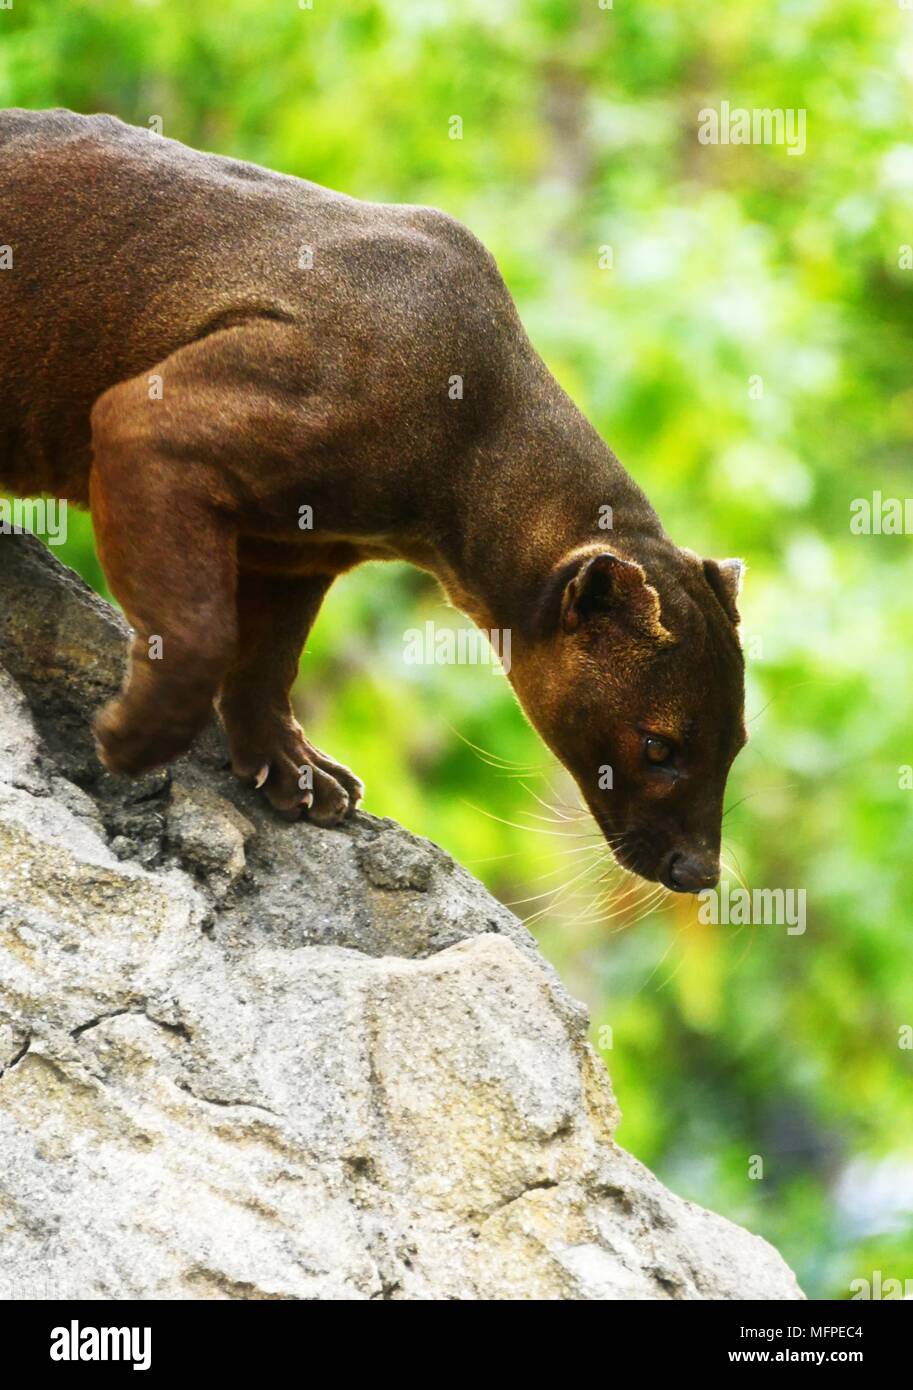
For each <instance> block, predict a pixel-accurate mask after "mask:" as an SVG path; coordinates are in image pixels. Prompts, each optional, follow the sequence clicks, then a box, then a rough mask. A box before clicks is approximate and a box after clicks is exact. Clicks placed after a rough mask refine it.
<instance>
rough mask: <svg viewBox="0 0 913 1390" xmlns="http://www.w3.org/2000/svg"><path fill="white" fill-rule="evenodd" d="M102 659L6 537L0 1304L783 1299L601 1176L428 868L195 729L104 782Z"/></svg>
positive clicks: (112, 656) (514, 986)
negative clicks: (122, 776)
mask: <svg viewBox="0 0 913 1390" xmlns="http://www.w3.org/2000/svg"><path fill="white" fill-rule="evenodd" d="M124 633H125V629H124V626H123V624H122V622H121V620H120V619H119V618H118V617H117V615H116V614H115V613H114V612H113V611H112V610H111V609H110V608H108V607H107V606H106V605H105V604H103V603H102V602H100V601H99V600H98V599H97V598H95V597H94V596H93V595H92V594H91V593H90V592H89V591H88V590H87V589H86V588H85V587H84V586H83V585H82V583H81V581H79V580H78V579H77V578H76V577H75V576H74V575H72V574H71V573H69V572H68V571H66V570H64V569H62V568H61V567H60V566H59V565H58V564H57V563H56V561H54V560H53V559H52V558H51V556H50V555H49V554H48V553H47V552H46V551H45V550H44V549H43V547H42V546H41V545H40V544H39V543H38V542H36V541H34V540H33V539H31V538H30V537H26V536H18V535H13V536H0V1296H7V1297H13V1298H36V1297H48V1298H55V1299H56V1298H70V1297H81V1298H114V1299H121V1298H178V1299H186V1298H220V1299H231V1298H258V1299H259V1298H275V1299H280V1298H292V1299H317V1298H319V1299H346V1298H351V1299H369V1298H392V1299H445V1298H460V1299H480V1298H481V1299H506V1298H524V1299H525V1298H543V1299H635V1298H636V1299H639V1298H643V1299H699V1298H726V1299H745V1298H764V1299H792V1298H800V1297H801V1296H802V1295H801V1294H800V1292H799V1290H798V1288H797V1285H796V1282H795V1279H794V1278H793V1275H792V1274H791V1272H790V1271H789V1270H788V1268H787V1267H786V1266H785V1264H784V1263H783V1261H782V1260H781V1259H780V1257H779V1255H777V1253H776V1252H775V1251H774V1250H773V1249H772V1248H771V1247H770V1246H769V1245H767V1244H765V1242H764V1241H762V1240H760V1239H759V1238H758V1237H756V1236H752V1235H749V1234H748V1233H747V1232H746V1231H744V1230H741V1229H740V1228H739V1227H736V1226H733V1225H731V1224H730V1223H729V1222H727V1221H725V1220H723V1219H722V1218H721V1217H718V1216H715V1215H712V1214H711V1213H710V1212H706V1211H703V1210H701V1209H699V1208H697V1207H695V1206H693V1205H692V1204H690V1203H688V1202H685V1201H682V1200H680V1199H679V1198H677V1197H675V1196H674V1195H673V1194H672V1193H670V1192H669V1191H667V1190H666V1189H665V1188H663V1187H662V1186H661V1184H660V1183H659V1182H658V1181H657V1180H656V1179H655V1178H654V1177H653V1176H652V1175H651V1174H650V1173H649V1172H648V1171H647V1170H646V1169H645V1168H643V1167H642V1166H641V1165H640V1164H639V1163H637V1162H636V1161H635V1160H634V1159H632V1158H631V1157H630V1156H629V1155H627V1154H625V1153H624V1152H623V1151H622V1150H620V1149H619V1148H617V1146H616V1145H615V1144H614V1143H613V1140H612V1134H613V1130H614V1127H615V1124H616V1121H617V1111H616V1108H615V1104H614V1100H613V1097H612V1090H611V1085H610V1082H609V1078H608V1075H607V1074H606V1072H605V1069H604V1067H603V1065H602V1062H601V1061H600V1060H599V1059H598V1058H597V1057H596V1055H595V1054H594V1053H593V1051H592V1050H591V1048H590V1047H589V1046H588V1044H587V1041H586V1024H587V1020H586V1016H585V1013H584V1011H583V1010H582V1008H581V1007H580V1006H579V1005H578V1004H576V1003H575V1002H574V1001H573V1000H571V999H570V998H569V997H568V995H567V994H566V992H565V990H564V988H563V987H562V985H561V982H560V980H559V979H558V977H557V975H556V974H555V972H554V970H553V969H552V968H551V967H550V966H549V965H547V964H546V962H545V961H544V960H543V959H542V958H541V956H540V955H539V953H538V951H537V949H536V946H535V943H534V941H533V939H532V938H531V937H530V936H529V934H528V933H527V932H526V930H525V928H524V927H523V926H522V924H521V923H520V922H519V921H517V919H516V918H515V917H514V916H513V915H512V914H511V913H510V912H508V911H507V910H506V909H505V908H504V907H502V906H501V905H500V904H498V903H497V902H495V901H494V900H493V899H492V898H491V897H490V896H489V894H488V893H487V892H486V891H485V890H484V889H483V888H482V887H481V885H480V884H478V883H477V882H476V881H475V880H474V879H472V878H471V877H470V876H469V875H468V874H467V873H465V872H464V871H463V870H462V869H461V868H460V867H459V866H457V865H456V864H454V863H453V862H452V861H451V860H450V859H449V858H448V857H447V855H445V854H444V853H443V852H442V851H441V850H439V849H437V848H436V847H435V846H434V845H431V844H429V843H428V842H427V841H424V840H420V839H418V838H416V837H415V836H413V835H410V834H408V833H407V832H406V831H404V830H402V829H400V828H399V827H398V826H396V825H394V824H393V823H392V822H389V821H381V820H377V819H375V818H373V817H371V816H368V815H359V816H357V817H356V819H355V820H354V821H353V822H352V823H351V824H349V825H348V826H346V827H345V828H344V829H342V830H321V829H318V828H316V827H311V826H308V825H292V826H290V825H288V824H286V823H285V822H282V821H279V820H276V819H274V818H273V817H272V815H271V814H270V813H269V811H268V810H267V809H266V808H265V807H264V806H263V805H262V804H261V803H260V801H259V800H258V798H257V797H256V796H255V794H253V793H252V792H248V791H247V790H245V789H244V788H242V787H241V786H240V785H238V783H237V782H236V781H235V780H234V779H233V778H232V777H231V775H230V774H229V773H228V772H226V771H225V770H224V751H223V749H222V746H221V742H220V738H219V736H218V734H217V732H216V731H215V730H213V731H211V732H210V733H208V734H207V735H206V736H204V738H203V739H202V740H201V741H200V744H199V745H198V747H197V749H195V750H194V753H193V754H192V755H191V756H189V757H188V758H185V759H183V760H181V761H180V762H179V763H177V764H175V765H174V766H173V767H171V768H170V769H168V770H167V771H166V772H159V773H155V774H151V775H149V776H147V777H144V778H142V779H140V780H139V781H137V782H127V781H121V780H119V779H115V778H112V777H110V776H109V775H108V774H107V773H105V772H103V771H102V769H101V768H100V767H99V765H98V763H97V761H96V759H95V755H94V751H93V746H92V740H91V737H90V733H89V724H90V719H91V715H92V712H93V711H94V709H95V708H97V706H98V705H99V704H100V703H101V701H102V700H104V699H105V698H107V697H108V696H109V695H110V694H111V693H112V691H113V690H114V689H115V688H116V687H117V685H118V684H119V679H120V672H121V666H122V661H123V638H124Z"/></svg>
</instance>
